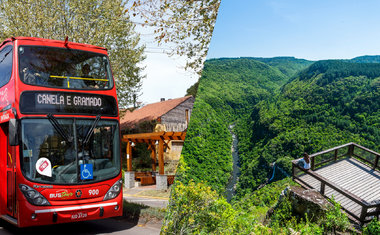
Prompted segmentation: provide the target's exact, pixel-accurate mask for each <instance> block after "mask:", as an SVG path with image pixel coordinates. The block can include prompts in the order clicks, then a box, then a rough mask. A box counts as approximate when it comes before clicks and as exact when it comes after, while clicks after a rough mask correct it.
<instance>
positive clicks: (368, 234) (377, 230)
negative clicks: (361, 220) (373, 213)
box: [363, 218, 380, 235]
mask: <svg viewBox="0 0 380 235" xmlns="http://www.w3.org/2000/svg"><path fill="white" fill-rule="evenodd" d="M363 234H364V235H372V234H380V221H378V220H377V218H374V219H373V220H372V221H371V222H370V223H369V224H367V226H366V227H365V228H364V229H363Z"/></svg>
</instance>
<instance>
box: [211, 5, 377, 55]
mask: <svg viewBox="0 0 380 235" xmlns="http://www.w3.org/2000/svg"><path fill="white" fill-rule="evenodd" d="M379 10H380V1H378V0H365V1H360V0H356V1H354V0H253V1H252V0H222V3H221V6H220V8H219V13H218V18H217V21H216V25H215V29H214V33H213V37H212V40H211V44H210V49H209V53H208V56H207V58H208V59H210V58H220V57H274V56H294V57H296V58H303V59H308V60H321V59H343V58H344V59H350V58H353V57H356V56H361V55H380V14H379Z"/></svg>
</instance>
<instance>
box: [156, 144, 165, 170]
mask: <svg viewBox="0 0 380 235" xmlns="http://www.w3.org/2000/svg"><path fill="white" fill-rule="evenodd" d="M158 168H159V170H158V173H159V174H160V175H164V174H165V170H164V141H163V140H160V141H159V142H158Z"/></svg>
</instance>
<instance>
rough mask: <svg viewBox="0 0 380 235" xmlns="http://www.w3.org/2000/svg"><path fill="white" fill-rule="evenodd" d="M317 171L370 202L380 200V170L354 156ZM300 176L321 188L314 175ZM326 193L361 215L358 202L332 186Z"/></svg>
mask: <svg viewBox="0 0 380 235" xmlns="http://www.w3.org/2000/svg"><path fill="white" fill-rule="evenodd" d="M315 172H316V173H318V174H319V175H321V176H323V177H325V178H326V179H328V180H329V181H331V182H332V183H334V184H335V185H338V186H340V187H341V188H343V189H346V190H347V191H349V192H351V193H352V194H354V195H356V196H357V197H359V198H361V199H363V200H364V201H366V202H368V203H373V202H375V201H378V202H380V172H378V171H374V170H372V169H371V168H370V167H368V166H366V165H364V164H363V163H361V162H359V161H358V160H356V159H354V158H344V159H341V160H339V161H337V162H333V163H331V164H329V165H326V166H323V167H321V168H319V169H317V170H315ZM299 178H300V179H301V180H302V181H304V182H306V183H307V184H309V185H310V186H312V187H313V188H315V189H318V190H320V187H321V185H320V182H319V181H317V180H315V179H314V178H313V177H312V176H310V175H307V174H303V175H301V176H299ZM325 195H326V196H328V197H329V198H331V196H332V195H334V198H335V200H336V201H338V202H339V203H340V204H341V205H342V207H344V208H345V209H346V210H348V211H350V212H352V213H354V214H355V215H357V216H358V217H360V213H361V206H360V205H358V204H357V203H355V202H353V201H351V200H349V199H348V198H346V197H345V196H343V195H341V194H340V193H338V192H336V191H335V190H333V189H331V188H330V187H326V189H325Z"/></svg>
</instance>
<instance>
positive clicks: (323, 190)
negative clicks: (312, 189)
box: [321, 181, 326, 195]
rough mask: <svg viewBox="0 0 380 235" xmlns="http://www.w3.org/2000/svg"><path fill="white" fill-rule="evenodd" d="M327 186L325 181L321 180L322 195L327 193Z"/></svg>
mask: <svg viewBox="0 0 380 235" xmlns="http://www.w3.org/2000/svg"><path fill="white" fill-rule="evenodd" d="M325 187H326V184H325V182H322V181H321V194H322V195H325Z"/></svg>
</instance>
